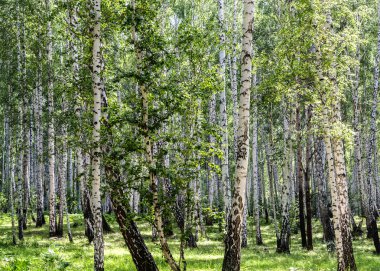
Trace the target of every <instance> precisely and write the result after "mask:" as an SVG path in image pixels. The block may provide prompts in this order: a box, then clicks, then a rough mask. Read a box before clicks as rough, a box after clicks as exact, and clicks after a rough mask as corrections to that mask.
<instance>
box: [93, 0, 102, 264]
mask: <svg viewBox="0 0 380 271" xmlns="http://www.w3.org/2000/svg"><path fill="white" fill-rule="evenodd" d="M93 12H94V15H95V17H94V21H93V23H94V25H93V28H92V37H93V47H92V86H93V94H94V107H93V113H94V115H93V117H94V118H93V134H92V143H93V144H94V147H93V149H92V159H91V160H92V168H91V169H92V193H91V210H92V213H93V216H94V270H96V271H103V270H104V241H103V224H102V204H101V194H100V181H101V179H100V155H101V150H100V118H101V114H102V112H101V95H102V91H103V89H104V85H103V79H102V77H101V74H102V70H103V65H104V63H103V56H102V51H101V29H100V27H101V0H94V1H93Z"/></svg>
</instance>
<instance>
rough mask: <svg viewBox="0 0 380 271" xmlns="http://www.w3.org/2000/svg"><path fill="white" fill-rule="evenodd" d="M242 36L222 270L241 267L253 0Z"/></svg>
mask: <svg viewBox="0 0 380 271" xmlns="http://www.w3.org/2000/svg"><path fill="white" fill-rule="evenodd" d="M243 6H244V7H243V39H242V52H241V89H240V101H239V128H238V143H237V147H238V150H237V156H236V157H237V158H236V174H235V190H234V195H233V202H232V210H231V218H230V220H229V225H228V231H227V235H226V238H225V254H224V260H223V268H222V270H223V271H231V270H240V259H241V236H240V235H241V225H242V220H243V210H244V205H245V190H246V182H247V171H248V157H249V121H250V117H249V115H250V112H249V111H250V94H251V87H252V75H251V71H252V54H253V50H252V34H253V18H254V1H253V0H245V1H244V4H243Z"/></svg>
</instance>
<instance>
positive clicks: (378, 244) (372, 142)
mask: <svg viewBox="0 0 380 271" xmlns="http://www.w3.org/2000/svg"><path fill="white" fill-rule="evenodd" d="M377 8H378V10H377V11H378V37H377V53H376V58H375V71H374V82H375V85H374V89H373V100H372V111H371V120H370V135H369V146H368V154H367V155H368V173H367V176H368V177H367V178H368V181H367V183H368V188H369V201H368V207H367V209H368V213H367V231H368V237H371V238H372V239H373V243H374V246H375V249H376V254H380V241H379V231H378V228H377V222H376V219H377V217H378V216H379V214H378V207H377V202H376V184H377V177H378V176H377V163H376V158H377V140H376V139H377V124H376V121H377V107H378V89H379V62H380V1H378V7H377Z"/></svg>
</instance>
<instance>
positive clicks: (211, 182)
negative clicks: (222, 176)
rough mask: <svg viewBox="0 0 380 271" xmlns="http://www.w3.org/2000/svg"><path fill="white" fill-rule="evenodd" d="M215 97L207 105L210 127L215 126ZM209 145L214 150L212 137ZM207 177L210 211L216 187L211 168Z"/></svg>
mask: <svg viewBox="0 0 380 271" xmlns="http://www.w3.org/2000/svg"><path fill="white" fill-rule="evenodd" d="M215 107H216V96H215V94H212V96H211V100H210V104H209V122H210V124H211V125H215V123H216V112H215ZM210 144H211V146H212V148H215V147H216V146H215V144H216V140H215V137H214V136H213V135H210ZM210 163H212V164H216V157H215V156H214V155H212V157H211V158H210ZM208 171H209V176H208V205H209V207H210V208H211V209H212V208H213V206H214V196H215V191H216V185H217V176H216V174H215V172H214V170H212V169H211V167H208Z"/></svg>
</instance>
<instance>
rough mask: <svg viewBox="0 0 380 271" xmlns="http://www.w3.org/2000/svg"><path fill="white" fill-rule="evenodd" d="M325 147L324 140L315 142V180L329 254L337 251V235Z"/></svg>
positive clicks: (320, 139)
mask: <svg viewBox="0 0 380 271" xmlns="http://www.w3.org/2000/svg"><path fill="white" fill-rule="evenodd" d="M325 163H326V155H325V146H324V143H323V139H322V138H318V139H317V140H316V142H315V171H316V174H315V178H316V180H315V181H316V182H317V184H318V206H319V213H320V215H319V216H320V220H321V224H322V228H323V240H324V242H325V243H326V246H327V250H328V251H329V252H333V251H335V241H334V239H335V235H334V227H333V224H332V221H331V218H330V213H331V211H330V210H329V205H330V206H331V204H330V203H328V197H327V186H326V177H325V170H324V168H325Z"/></svg>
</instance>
